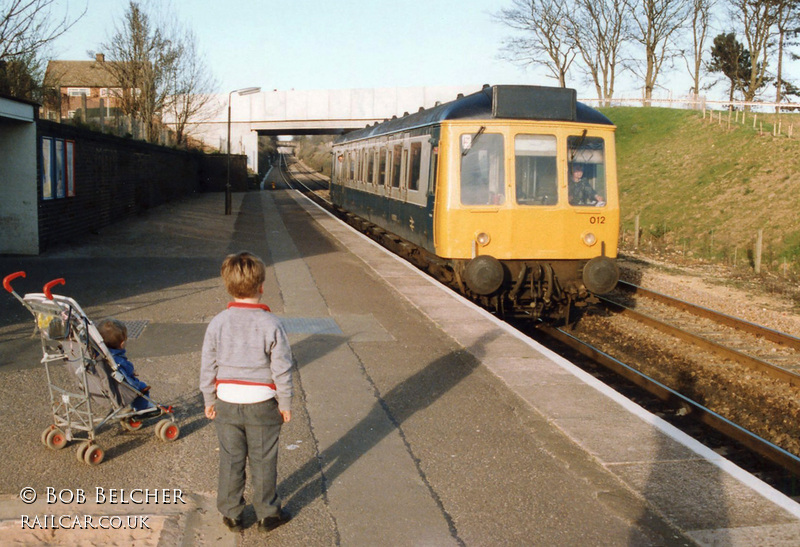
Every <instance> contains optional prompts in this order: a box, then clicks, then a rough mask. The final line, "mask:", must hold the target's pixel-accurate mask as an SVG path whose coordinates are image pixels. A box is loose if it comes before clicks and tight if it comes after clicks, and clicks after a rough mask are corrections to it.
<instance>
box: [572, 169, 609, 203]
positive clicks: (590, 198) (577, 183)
mask: <svg viewBox="0 0 800 547" xmlns="http://www.w3.org/2000/svg"><path fill="white" fill-rule="evenodd" d="M569 170H570V174H569V204H570V205H594V206H597V207H600V206H603V205H605V201H606V200H605V198H603V196H601V195H600V194H598V193H597V192H595V189H594V188H593V187H592V185H591V184H589V181H588V180H586V179H585V178H583V173H584V170H585V166H584V165H583V164H582V163H572V164H570V168H569Z"/></svg>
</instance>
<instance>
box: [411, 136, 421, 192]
mask: <svg viewBox="0 0 800 547" xmlns="http://www.w3.org/2000/svg"><path fill="white" fill-rule="evenodd" d="M421 163H422V143H420V142H412V143H411V174H410V176H409V178H408V189H409V190H419V172H420V165H421Z"/></svg>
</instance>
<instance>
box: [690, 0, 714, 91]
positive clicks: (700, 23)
mask: <svg viewBox="0 0 800 547" xmlns="http://www.w3.org/2000/svg"><path fill="white" fill-rule="evenodd" d="M715 4H716V0H690V4H689V19H688V24H689V27H690V30H691V36H690V38H691V39H692V48H691V51H690V52H689V53H688V54H687V53H685V52H684V54H683V60H684V61H685V62H686V69H687V71H688V72H689V76H691V77H692V93H694V94H695V96H697V95H699V94H700V76H701V73H702V69H703V52H704V51H705V48H706V40H707V38H708V31H709V27H710V24H711V11H712V9H713V8H714V6H715Z"/></svg>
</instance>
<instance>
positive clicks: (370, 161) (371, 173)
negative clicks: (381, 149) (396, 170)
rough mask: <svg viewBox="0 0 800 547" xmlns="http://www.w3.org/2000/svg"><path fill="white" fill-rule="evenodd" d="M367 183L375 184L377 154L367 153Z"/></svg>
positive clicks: (370, 151) (369, 151)
mask: <svg viewBox="0 0 800 547" xmlns="http://www.w3.org/2000/svg"><path fill="white" fill-rule="evenodd" d="M367 183H369V184H375V152H373V151H372V150H368V151H367Z"/></svg>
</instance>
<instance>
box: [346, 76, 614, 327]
mask: <svg viewBox="0 0 800 547" xmlns="http://www.w3.org/2000/svg"><path fill="white" fill-rule="evenodd" d="M614 131H615V127H614V125H613V124H612V123H611V121H609V120H608V118H606V117H605V116H604V115H603V114H601V113H600V112H598V111H597V110H594V109H592V108H590V107H588V106H586V105H584V104H582V103H579V102H577V100H576V94H575V91H574V90H572V89H564V88H549V87H538V86H492V87H490V86H485V87H484V88H483V90H481V91H479V92H477V93H474V94H471V95H467V96H461V95H459V97H458V98H457V99H456V100H454V101H452V102H448V103H444V104H441V105H438V106H435V107H433V108H429V109H420V111H419V112H416V113H414V114H410V115H405V116H403V117H402V118H396V119H392V120H388V121H386V122H384V123H381V124H376V125H373V126H368V127H366V128H365V129H361V130H357V131H353V132H351V133H347V134H345V135H343V136H342V137H340V138H339V139H337V140H336V142H335V143H334V145H333V168H332V175H331V200H332V201H333V203H334V204H335V205H336V206H338V207H339V208H341V209H343V210H344V211H347V212H349V213H351V214H352V215H356V216H357V217H360V219H363V221H362V220H358V221H357V222H364V221H367V222H368V223H369V226H371V228H370V231H371V233H372V235H373V236H374V237H376V238H378V239H381V238H383V239H387V238H388V239H390V240H392V241H394V242H395V244H396V245H395V247H396V248H398V249H400V250H401V251H402V252H403V254H405V255H406V256H407V258H409V259H410V260H412V262H414V263H415V264H417V265H419V266H420V267H423V268H425V269H427V270H428V271H430V272H431V273H432V274H434V275H435V276H436V277H437V278H439V279H440V280H441V281H443V282H445V283H446V284H448V285H450V286H452V287H453V288H455V289H457V290H458V291H459V292H461V293H462V294H464V295H465V296H467V297H469V298H471V299H472V300H474V301H476V302H479V303H480V304H482V305H483V306H485V307H487V308H489V309H490V310H492V311H495V312H496V313H498V314H500V315H502V316H506V317H509V316H513V317H529V318H554V317H557V316H559V315H562V314H564V313H566V314H569V310H570V308H571V306H572V305H573V304H578V305H580V304H581V303H583V302H585V301H587V299H588V298H590V297H591V295H592V294H604V293H607V292H609V291H611V290H612V289H613V288H614V287H615V286H616V283H617V281H618V278H619V271H618V269H617V265H616V261H615V258H616V255H617V238H618V234H619V201H618V196H617V175H616V172H617V169H616V160H615V148H614Z"/></svg>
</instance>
